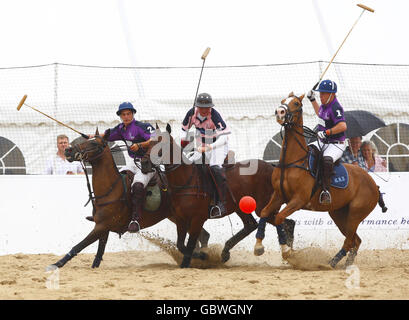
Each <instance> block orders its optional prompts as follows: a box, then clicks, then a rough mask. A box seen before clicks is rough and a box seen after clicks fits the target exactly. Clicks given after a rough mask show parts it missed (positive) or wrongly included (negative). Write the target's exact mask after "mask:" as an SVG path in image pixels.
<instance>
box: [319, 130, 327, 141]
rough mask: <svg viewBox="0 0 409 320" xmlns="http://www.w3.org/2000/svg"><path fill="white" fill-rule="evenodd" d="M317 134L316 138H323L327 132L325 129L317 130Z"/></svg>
mask: <svg viewBox="0 0 409 320" xmlns="http://www.w3.org/2000/svg"><path fill="white" fill-rule="evenodd" d="M317 136H318V138H320V139H322V140H325V139H326V138H327V137H328V135H327V133H326V132H325V131H318V133H317Z"/></svg>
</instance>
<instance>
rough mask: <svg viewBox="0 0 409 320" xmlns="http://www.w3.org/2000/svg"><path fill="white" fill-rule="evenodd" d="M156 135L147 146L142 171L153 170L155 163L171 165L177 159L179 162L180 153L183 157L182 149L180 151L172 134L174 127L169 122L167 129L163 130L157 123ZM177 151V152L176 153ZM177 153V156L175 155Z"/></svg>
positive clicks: (142, 161) (142, 160)
mask: <svg viewBox="0 0 409 320" xmlns="http://www.w3.org/2000/svg"><path fill="white" fill-rule="evenodd" d="M155 132H156V135H155V137H154V138H152V139H151V142H150V143H149V145H148V146H147V147H146V149H145V150H146V151H145V154H144V156H143V158H142V159H141V165H142V168H143V169H142V171H145V170H146V172H147V170H152V166H153V164H154V165H160V164H164V165H170V164H174V163H175V161H176V162H179V163H180V161H179V158H177V157H178V155H180V157H182V155H181V154H182V152H181V149H180V151H179V152H178V151H177V150H175V148H177V146H176V143H175V141H174V139H173V137H172V135H171V132H172V129H171V126H170V125H169V124H167V125H166V131H165V132H162V131H161V130H160V128H159V126H158V125H156V130H155ZM174 152H175V153H174ZM174 155H175V156H174Z"/></svg>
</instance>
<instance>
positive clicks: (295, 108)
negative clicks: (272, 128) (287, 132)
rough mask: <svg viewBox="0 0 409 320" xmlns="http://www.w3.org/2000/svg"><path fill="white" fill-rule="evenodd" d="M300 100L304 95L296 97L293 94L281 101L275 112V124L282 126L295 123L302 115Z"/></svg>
mask: <svg viewBox="0 0 409 320" xmlns="http://www.w3.org/2000/svg"><path fill="white" fill-rule="evenodd" d="M302 99H304V95H301V96H299V97H297V96H295V95H294V93H293V92H291V93H290V94H289V95H288V98H286V99H283V100H282V101H281V105H280V106H279V107H278V108H277V109H276V112H275V115H276V119H277V122H278V123H279V124H281V125H282V126H283V125H292V124H294V123H297V122H298V121H299V119H300V118H301V114H302Z"/></svg>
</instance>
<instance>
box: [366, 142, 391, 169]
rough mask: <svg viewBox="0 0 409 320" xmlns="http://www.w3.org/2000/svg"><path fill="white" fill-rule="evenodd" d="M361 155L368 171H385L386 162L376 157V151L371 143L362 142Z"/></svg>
mask: <svg viewBox="0 0 409 320" xmlns="http://www.w3.org/2000/svg"><path fill="white" fill-rule="evenodd" d="M361 153H362V156H363V157H364V160H365V166H366V169H367V170H368V171H370V172H374V171H387V170H386V161H385V160H384V159H382V158H381V157H380V156H379V155H378V149H377V148H376V146H375V144H374V143H373V142H372V141H364V142H362V146H361Z"/></svg>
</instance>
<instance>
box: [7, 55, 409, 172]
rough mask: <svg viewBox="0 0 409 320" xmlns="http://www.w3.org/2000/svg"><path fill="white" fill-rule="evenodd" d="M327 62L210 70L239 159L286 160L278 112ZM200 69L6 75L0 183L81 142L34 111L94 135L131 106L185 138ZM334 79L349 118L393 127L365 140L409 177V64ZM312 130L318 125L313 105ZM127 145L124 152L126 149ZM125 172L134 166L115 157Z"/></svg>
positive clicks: (340, 67) (206, 77) (204, 86)
mask: <svg viewBox="0 0 409 320" xmlns="http://www.w3.org/2000/svg"><path fill="white" fill-rule="evenodd" d="M327 64H328V62H327V61H315V62H305V63H293V64H279V65H277V64H276V65H253V66H226V67H212V66H209V67H208V66H206V67H205V68H204V70H203V75H202V80H201V84H200V89H199V92H208V93H210V94H211V95H212V97H213V101H214V103H215V109H216V110H217V111H219V112H220V114H221V115H222V117H223V118H224V120H225V121H226V122H227V124H228V125H229V126H230V128H231V130H232V135H231V136H230V138H229V144H230V149H232V150H234V151H235V154H236V159H237V160H244V159H254V158H256V159H265V160H269V161H276V160H278V158H279V153H280V149H281V147H280V145H281V140H280V139H281V137H280V129H281V127H280V125H279V124H278V123H277V122H276V121H275V116H274V112H275V108H276V107H277V106H278V105H279V104H280V102H281V100H282V99H284V98H285V97H287V96H288V94H289V92H294V93H295V94H296V95H301V94H303V93H305V92H307V91H308V90H310V89H311V88H312V87H313V85H314V84H315V83H316V82H317V81H318V79H319V77H320V75H321V73H322V71H323V70H324V68H325V67H326V66H327ZM199 75H200V67H184V68H180V67H169V68H154V67H145V68H142V67H141V68H118V67H95V66H78V65H66V64H58V63H56V64H50V65H42V66H33V67H17V68H2V69H0V85H1V88H2V90H0V105H1V110H2V112H1V113H0V174H44V173H45V172H46V163H47V161H48V159H49V158H50V157H51V156H53V155H55V154H56V152H57V141H56V138H57V136H58V135H60V134H65V135H67V136H68V138H69V140H70V142H71V143H74V142H77V141H79V135H78V134H77V133H76V132H74V131H71V130H69V129H68V128H66V127H63V126H61V125H59V124H58V123H56V122H55V121H52V120H50V119H49V118H47V117H45V116H44V115H42V114H40V113H39V112H36V111H34V110H33V109H31V108H30V107H28V106H26V105H23V107H22V108H21V109H20V111H17V108H16V107H17V105H18V103H19V101H20V100H21V98H22V97H23V95H25V94H26V95H27V96H28V98H27V100H26V104H27V105H29V106H31V107H33V108H36V109H37V110H40V111H41V112H43V113H45V114H47V115H49V116H51V117H53V118H55V119H57V120H59V121H61V122H63V123H65V124H67V125H68V126H70V127H72V128H75V129H76V130H77V131H79V132H83V133H86V134H90V133H94V132H95V130H96V128H97V127H98V129H99V131H100V132H103V131H104V130H105V129H107V128H111V127H114V126H115V125H117V124H118V123H119V118H118V117H117V116H116V114H115V112H116V110H117V108H118V106H119V104H120V103H121V102H123V101H130V102H131V103H132V104H133V105H134V107H135V108H136V109H137V113H136V119H137V120H140V121H145V122H150V123H151V124H152V125H155V123H157V124H158V125H159V126H160V127H161V128H164V127H165V126H166V124H167V123H169V124H170V125H171V126H172V130H173V133H174V135H175V137H176V138H177V136H178V133H179V129H180V127H181V122H182V120H183V118H184V116H185V114H186V112H187V111H188V110H189V109H190V108H191V107H192V105H193V100H194V95H195V92H196V87H197V83H198V80H199ZM324 78H327V79H332V80H334V81H335V82H336V83H337V85H338V93H337V97H338V100H339V101H340V103H341V104H342V106H343V107H344V110H345V111H350V110H364V111H369V112H371V113H372V114H374V115H375V116H377V117H379V118H380V119H382V120H383V121H384V122H385V124H386V126H384V127H380V128H378V129H376V130H373V131H371V132H370V133H368V134H367V135H366V136H365V137H364V139H366V140H371V141H373V142H374V143H375V145H376V147H377V149H378V152H379V155H380V156H381V157H382V158H384V159H385V160H387V162H388V169H389V170H390V171H409V65H368V64H350V63H333V64H332V66H331V67H330V68H329V70H328V72H327V73H326V75H325V77H324ZM303 111H304V112H303V115H304V125H306V126H308V127H310V128H314V127H315V125H316V124H317V117H316V115H315V113H314V111H313V108H312V106H311V104H310V103H309V102H308V100H307V99H304V107H303ZM119 144H120V143H119ZM115 161H116V162H117V165H118V166H123V165H125V164H126V163H127V162H128V161H129V157H128V156H127V155H126V154H125V153H124V154H118V155H116V156H115Z"/></svg>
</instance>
